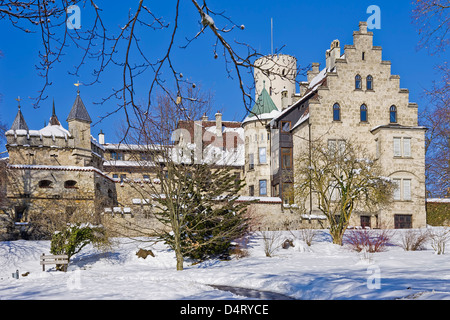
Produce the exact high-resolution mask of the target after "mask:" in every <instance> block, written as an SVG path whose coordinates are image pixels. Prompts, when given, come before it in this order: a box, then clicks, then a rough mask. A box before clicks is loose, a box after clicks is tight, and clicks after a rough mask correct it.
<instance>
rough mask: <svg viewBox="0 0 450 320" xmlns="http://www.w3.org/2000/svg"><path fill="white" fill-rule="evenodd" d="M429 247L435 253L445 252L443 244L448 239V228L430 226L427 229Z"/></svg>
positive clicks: (449, 229) (449, 232)
mask: <svg viewBox="0 0 450 320" xmlns="http://www.w3.org/2000/svg"><path fill="white" fill-rule="evenodd" d="M428 236H429V239H430V241H431V247H432V248H433V249H434V252H435V253H436V254H444V253H445V245H446V244H447V242H449V241H450V228H431V229H430V230H429V231H428Z"/></svg>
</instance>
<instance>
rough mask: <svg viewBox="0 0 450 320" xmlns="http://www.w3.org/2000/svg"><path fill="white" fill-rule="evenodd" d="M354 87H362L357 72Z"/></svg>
mask: <svg viewBox="0 0 450 320" xmlns="http://www.w3.org/2000/svg"><path fill="white" fill-rule="evenodd" d="M355 89H362V81H361V76H360V75H359V74H358V75H356V77H355Z"/></svg>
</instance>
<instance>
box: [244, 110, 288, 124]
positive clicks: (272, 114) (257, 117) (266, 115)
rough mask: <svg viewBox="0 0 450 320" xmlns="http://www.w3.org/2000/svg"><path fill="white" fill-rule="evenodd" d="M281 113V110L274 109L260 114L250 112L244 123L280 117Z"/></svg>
mask: <svg viewBox="0 0 450 320" xmlns="http://www.w3.org/2000/svg"><path fill="white" fill-rule="evenodd" d="M280 113H281V111H279V110H272V111H271V112H269V113H263V114H260V115H252V114H249V115H248V116H247V117H246V118H245V119H244V121H243V122H242V123H246V122H250V121H255V120H270V119H273V118H276V117H278V116H279V115H280Z"/></svg>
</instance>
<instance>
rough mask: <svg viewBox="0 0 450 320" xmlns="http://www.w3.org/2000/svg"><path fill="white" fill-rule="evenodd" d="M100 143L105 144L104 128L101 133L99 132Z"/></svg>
mask: <svg viewBox="0 0 450 320" xmlns="http://www.w3.org/2000/svg"><path fill="white" fill-rule="evenodd" d="M98 143H100V144H101V145H103V144H105V134H104V133H103V131H102V130H100V133H99V134H98Z"/></svg>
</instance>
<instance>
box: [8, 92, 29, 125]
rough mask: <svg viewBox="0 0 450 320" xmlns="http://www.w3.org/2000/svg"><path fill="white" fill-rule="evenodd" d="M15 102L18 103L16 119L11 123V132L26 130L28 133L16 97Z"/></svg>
mask: <svg viewBox="0 0 450 320" xmlns="http://www.w3.org/2000/svg"><path fill="white" fill-rule="evenodd" d="M16 101H18V109H19V110H17V115H16V118H15V119H14V121H13V124H12V126H11V130H26V131H28V126H27V123H26V122H25V119H24V117H23V114H22V111H20V97H17V99H16Z"/></svg>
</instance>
